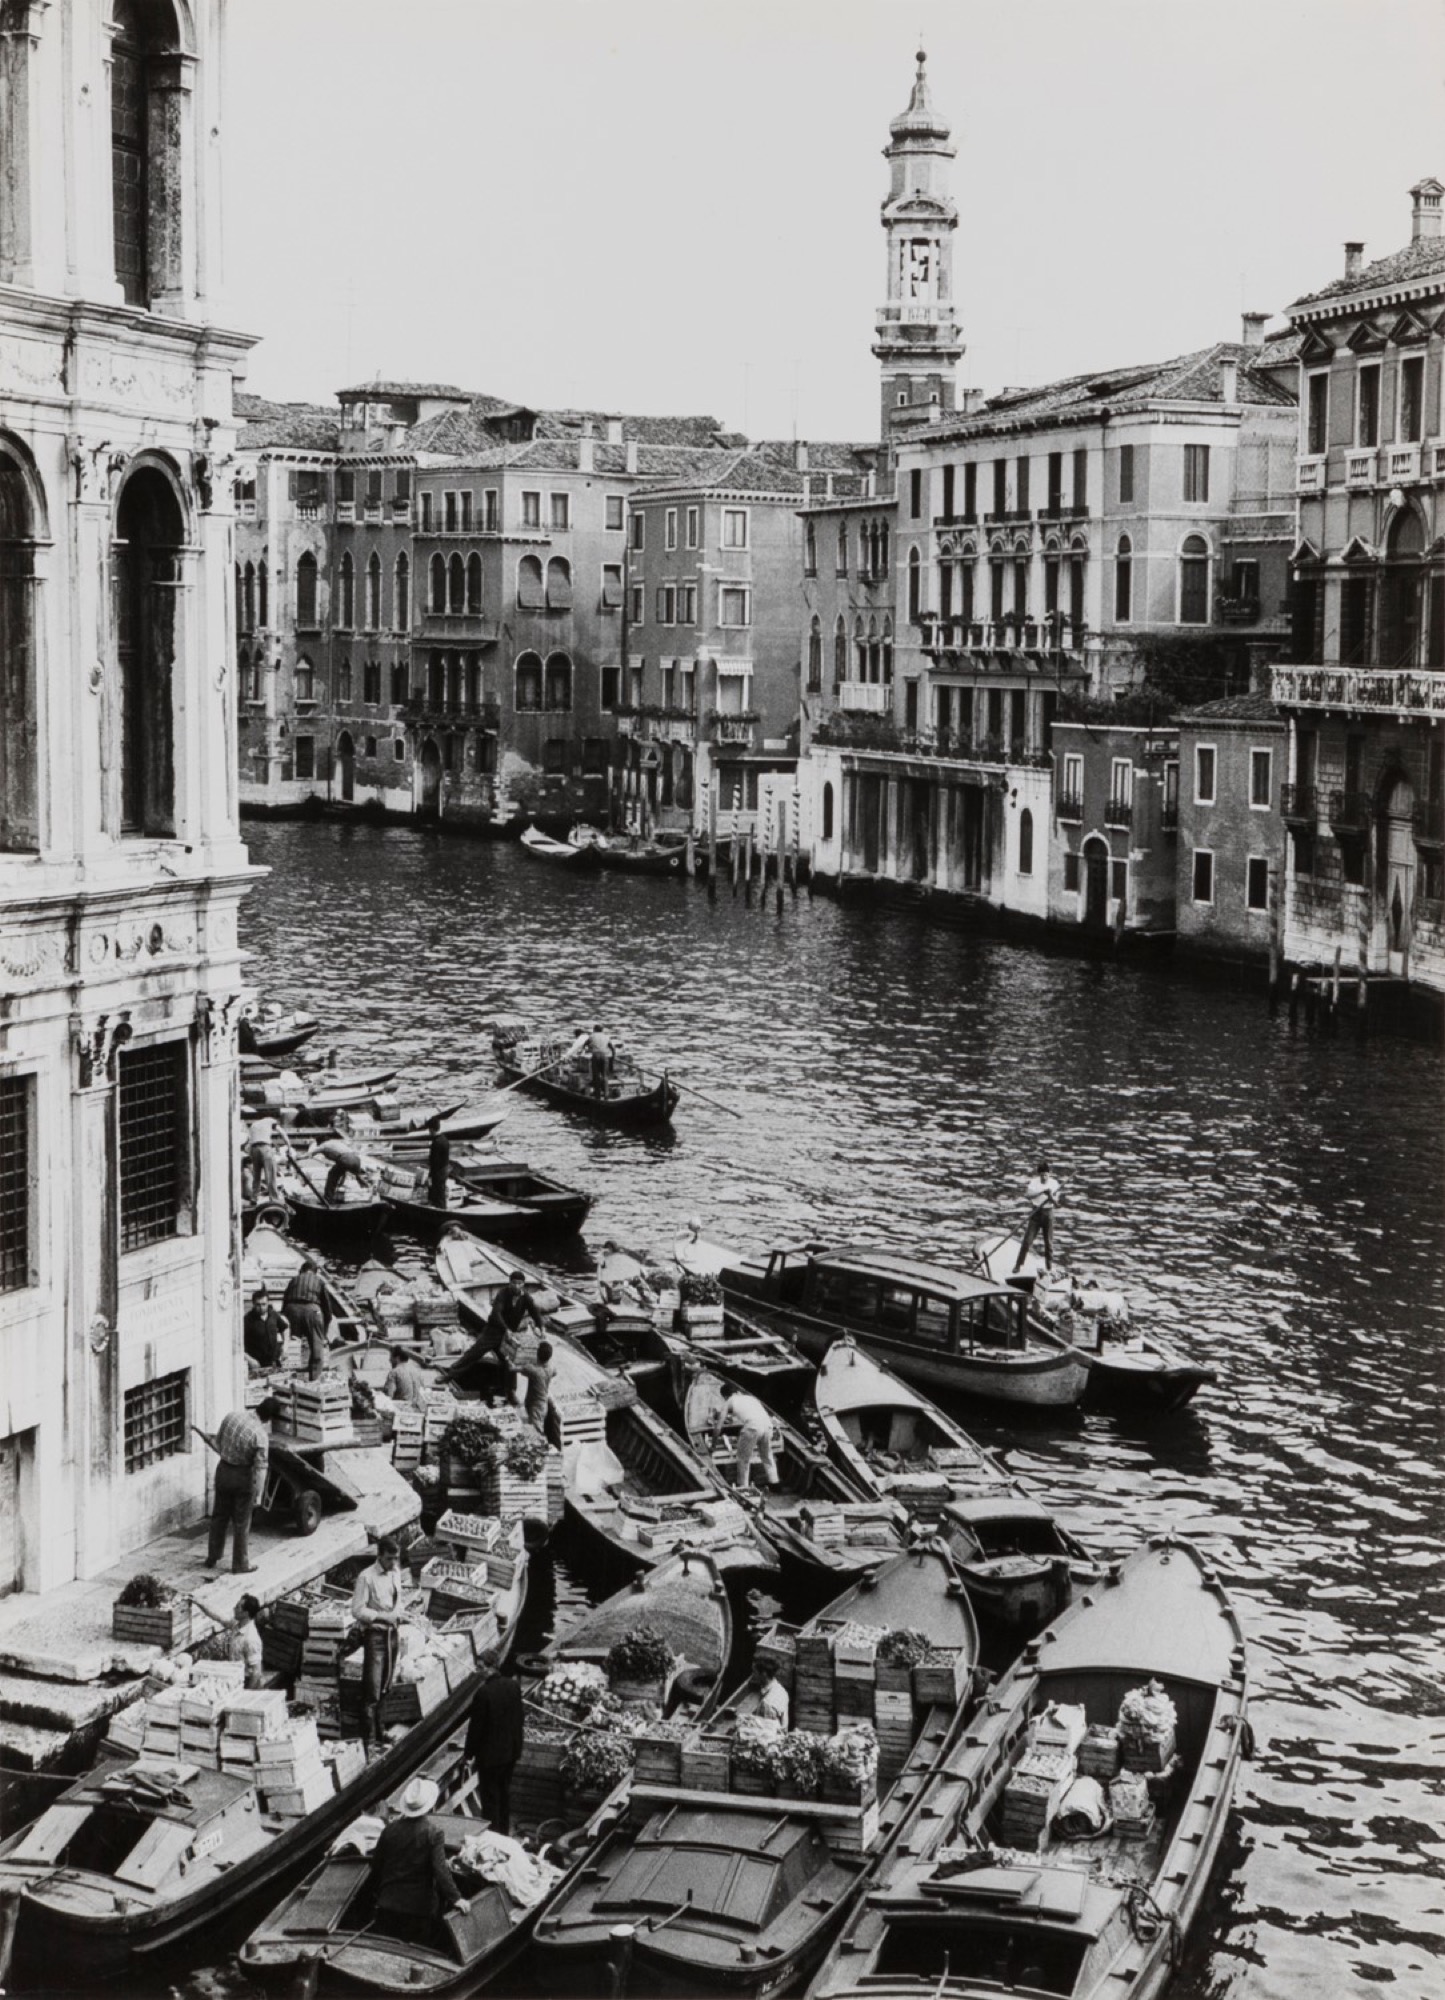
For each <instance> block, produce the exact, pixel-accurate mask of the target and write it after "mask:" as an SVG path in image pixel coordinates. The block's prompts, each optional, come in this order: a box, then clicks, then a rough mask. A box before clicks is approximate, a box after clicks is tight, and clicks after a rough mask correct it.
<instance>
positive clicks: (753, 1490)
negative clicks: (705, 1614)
mask: <svg viewBox="0 0 1445 2000" xmlns="http://www.w3.org/2000/svg"><path fill="white" fill-rule="evenodd" d="M731 1386H732V1385H731V1384H730V1383H729V1382H726V1381H725V1380H724V1379H723V1378H722V1377H721V1376H719V1375H716V1374H714V1373H713V1371H712V1370H711V1369H710V1368H697V1367H694V1368H693V1369H692V1370H691V1371H690V1374H689V1377H688V1380H687V1382H686V1384H685V1386H684V1388H683V1391H682V1424H683V1429H684V1431H685V1432H686V1433H687V1440H688V1443H689V1444H690V1445H691V1446H692V1448H693V1450H694V1451H695V1452H696V1453H697V1455H698V1457H699V1458H701V1459H703V1460H704V1461H705V1462H706V1463H708V1464H710V1465H711V1466H712V1468H713V1470H714V1472H716V1473H717V1474H718V1476H719V1478H721V1479H722V1480H723V1482H724V1484H725V1485H728V1486H733V1487H736V1484H737V1477H736V1449H735V1440H734V1436H733V1428H735V1427H729V1428H725V1429H724V1430H723V1431H722V1432H721V1434H720V1435H719V1438H718V1443H717V1448H716V1449H714V1448H713V1444H712V1434H713V1424H714V1421H715V1419H716V1418H717V1415H718V1413H719V1411H720V1410H721V1408H722V1404H723V1398H724V1397H725V1396H726V1395H727V1393H728V1391H729V1389H730V1388H731ZM769 1414H770V1415H771V1416H772V1418H773V1458H774V1463H775V1464H776V1467H777V1472H778V1483H777V1485H776V1486H766V1485H763V1486H757V1485H754V1486H752V1487H750V1489H749V1504H750V1505H753V1506H755V1507H756V1508H757V1509H758V1515H759V1521H760V1524H761V1526H762V1528H763V1530H764V1532H765V1534H766V1535H767V1537H768V1540H769V1541H770V1542H772V1543H773V1544H774V1545H775V1547H776V1548H777V1550H778V1553H779V1555H780V1556H781V1557H782V1558H783V1567H784V1582H785V1594H786V1586H787V1583H788V1582H789V1581H791V1577H790V1575H789V1572H792V1574H793V1575H796V1574H797V1573H798V1572H799V1571H801V1572H803V1574H804V1577H805V1578H806V1580H807V1581H809V1582H811V1581H812V1580H813V1579H814V1578H816V1576H817V1575H818V1574H819V1573H823V1574H826V1575H830V1576H835V1577H840V1578H841V1577H846V1576H848V1575H857V1574H860V1573H861V1572H862V1571H864V1570H866V1569H871V1568H876V1566H877V1565H878V1564H879V1563H880V1562H881V1561H882V1560H883V1558H884V1557H885V1556H889V1555H897V1554H899V1553H900V1552H901V1551H902V1550H903V1549H905V1548H906V1547H907V1546H908V1537H907V1532H906V1525H905V1524H906V1515H905V1511H904V1509H903V1507H902V1506H901V1505H900V1504H899V1502H898V1501H896V1500H891V1499H887V1498H881V1497H879V1496H877V1495H872V1494H869V1493H867V1492H866V1491H865V1490H864V1488H863V1486H862V1484H861V1483H860V1482H855V1481H854V1480H852V1479H850V1478H849V1477H848V1475H847V1474H846V1473H845V1472H844V1471H843V1470H842V1469H841V1468H840V1467H839V1466H837V1465H836V1464H834V1463H833V1461H832V1460H831V1459H829V1458H828V1456H827V1455H826V1453H825V1452H821V1451H816V1450H815V1449H814V1448H813V1446H812V1445H810V1444H809V1443H808V1441H807V1439H806V1438H805V1437H804V1436H803V1435H802V1433H801V1431H798V1430H795V1429H794V1428H793V1426H792V1425H791V1424H788V1423H785V1422H784V1421H783V1419H782V1418H781V1417H779V1416H778V1415H777V1414H776V1413H775V1412H772V1411H770V1412H769Z"/></svg>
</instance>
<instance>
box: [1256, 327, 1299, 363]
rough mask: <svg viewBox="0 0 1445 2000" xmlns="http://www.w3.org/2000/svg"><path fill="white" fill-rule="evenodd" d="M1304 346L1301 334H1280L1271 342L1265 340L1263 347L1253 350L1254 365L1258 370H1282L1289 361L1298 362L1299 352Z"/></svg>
mask: <svg viewBox="0 0 1445 2000" xmlns="http://www.w3.org/2000/svg"><path fill="white" fill-rule="evenodd" d="M1303 344H1304V335H1303V334H1302V333H1282V334H1279V335H1278V336H1277V337H1276V338H1275V339H1273V340H1267V341H1266V342H1265V343H1264V345H1263V347H1258V348H1256V349H1255V354H1254V358H1255V364H1256V366H1257V367H1260V368H1283V367H1284V366H1286V364H1287V363H1289V362H1291V361H1298V360H1299V351H1300V348H1301V347H1302V346H1303Z"/></svg>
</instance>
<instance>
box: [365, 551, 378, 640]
mask: <svg viewBox="0 0 1445 2000" xmlns="http://www.w3.org/2000/svg"><path fill="white" fill-rule="evenodd" d="M366 629H367V631H368V632H379V631H380V630H381V557H380V556H379V555H378V554H377V553H376V550H375V549H373V550H372V552H371V557H370V560H369V561H368V563H367V565H366Z"/></svg>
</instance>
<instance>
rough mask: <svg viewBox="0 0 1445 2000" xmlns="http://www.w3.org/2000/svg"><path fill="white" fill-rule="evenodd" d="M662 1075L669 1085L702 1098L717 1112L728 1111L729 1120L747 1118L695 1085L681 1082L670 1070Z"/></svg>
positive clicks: (742, 1112)
mask: <svg viewBox="0 0 1445 2000" xmlns="http://www.w3.org/2000/svg"><path fill="white" fill-rule="evenodd" d="M662 1074H663V1075H664V1076H665V1077H666V1078H667V1080H668V1082H669V1083H673V1084H676V1085H677V1088H678V1089H679V1090H685V1091H687V1092H688V1093H689V1095H691V1096H693V1097H700V1098H701V1099H702V1101H703V1103H704V1104H710V1105H711V1106H712V1107H713V1109H714V1110H715V1111H726V1113H727V1115H728V1117H729V1118H745V1117H746V1116H747V1113H746V1112H744V1111H735V1110H734V1109H733V1107H732V1105H731V1104H724V1103H723V1101H722V1099H721V1098H720V1097H709V1096H708V1094H707V1092H706V1091H705V1090H699V1089H698V1087H697V1085H696V1084H695V1083H683V1082H681V1081H680V1080H679V1078H677V1077H675V1076H674V1075H673V1073H672V1071H671V1070H670V1069H669V1070H664V1071H663V1072H662Z"/></svg>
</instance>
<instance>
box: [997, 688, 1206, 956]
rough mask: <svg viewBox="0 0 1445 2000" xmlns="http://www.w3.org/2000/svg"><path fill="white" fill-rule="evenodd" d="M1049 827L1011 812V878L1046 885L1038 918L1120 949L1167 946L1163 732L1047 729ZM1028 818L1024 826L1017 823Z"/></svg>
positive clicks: (1170, 737)
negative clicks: (1116, 942) (1036, 875)
mask: <svg viewBox="0 0 1445 2000" xmlns="http://www.w3.org/2000/svg"><path fill="white" fill-rule="evenodd" d="M1052 740H1053V753H1054V771H1055V778H1054V796H1053V826H1052V829H1051V828H1050V825H1049V821H1048V820H1047V819H1046V820H1044V821H1043V823H1042V824H1041V825H1040V824H1035V823H1034V822H1033V819H1032V813H1031V811H1030V808H1027V807H1024V808H1021V809H1020V823H1019V825H1018V827H1017V833H1016V847H1017V857H1018V861H1017V865H1018V870H1019V874H1020V875H1021V876H1026V875H1028V874H1030V873H1032V872H1034V871H1036V870H1042V871H1044V872H1046V874H1047V877H1048V885H1049V890H1048V915H1049V918H1050V920H1051V921H1052V922H1054V923H1056V924H1059V925H1075V926H1079V927H1081V928H1082V929H1083V930H1085V931H1088V932H1093V933H1094V934H1096V935H1102V934H1103V933H1105V932H1107V931H1112V932H1113V933H1114V935H1115V936H1116V937H1117V938H1118V939H1120V940H1121V941H1122V940H1134V941H1137V940H1141V939H1157V940H1161V941H1162V940H1166V939H1172V938H1173V936H1174V928H1175V871H1176V854H1177V846H1178V839H1177V836H1178V824H1179V737H1178V732H1177V730H1176V729H1174V728H1173V727H1172V725H1169V724H1164V725H1156V724H1149V723H1132V722H1124V721H1123V720H1118V721H1116V720H1114V719H1113V718H1111V717H1110V716H1108V715H1107V714H1103V715H1100V716H1099V717H1098V718H1097V719H1095V720H1090V721H1071V720H1056V721H1055V722H1054V724H1053V731H1052ZM1025 811H1029V812H1030V818H1029V820H1027V821H1024V820H1023V819H1022V813H1023V812H1025Z"/></svg>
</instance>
